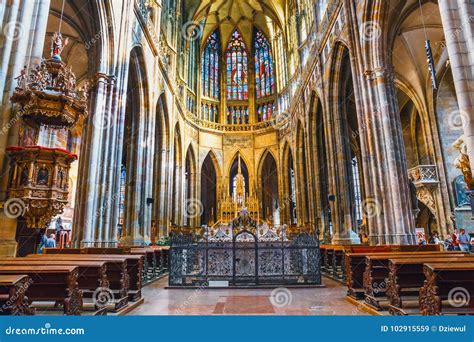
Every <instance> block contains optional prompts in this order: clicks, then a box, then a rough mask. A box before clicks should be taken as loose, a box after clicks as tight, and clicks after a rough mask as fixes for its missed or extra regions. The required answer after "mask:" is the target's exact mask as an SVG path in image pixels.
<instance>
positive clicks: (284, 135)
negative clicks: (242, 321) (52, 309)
mask: <svg viewBox="0 0 474 342" xmlns="http://www.w3.org/2000/svg"><path fill="white" fill-rule="evenodd" d="M473 18H474V4H473V2H472V1H463V0H450V1H441V0H440V1H436V0H362V1H355V0H199V1H198V0H34V1H26V0H8V1H2V2H0V25H1V28H2V30H1V31H0V46H1V47H2V48H1V49H0V50H1V51H0V57H1V58H0V94H1V96H2V97H1V99H0V101H1V109H2V110H1V115H0V126H1V130H0V204H1V208H2V210H0V223H1V229H0V256H1V257H2V258H10V257H16V258H19V257H26V256H28V255H30V254H36V253H38V249H41V248H43V247H44V246H42V243H43V241H42V239H43V238H44V237H46V238H45V239H47V240H48V241H49V240H50V239H51V237H52V240H54V241H53V242H50V243H51V244H52V245H48V242H46V247H53V248H57V249H64V250H66V249H78V250H79V249H83V250H87V249H94V248H96V249H102V250H103V251H107V250H113V249H120V248H122V249H123V248H129V249H130V248H132V249H133V248H137V250H138V248H148V247H150V246H151V247H153V246H156V247H159V246H167V245H169V244H170V241H172V240H173V236H184V235H186V234H188V235H189V236H201V237H203V236H204V237H206V236H210V235H213V234H214V237H216V236H221V237H223V239H224V240H225V238H226V237H228V236H232V233H229V229H230V228H232V227H234V228H235V227H236V225H239V226H240V227H242V226H243V227H246V228H248V227H250V228H248V231H249V232H252V229H254V230H253V233H249V234H250V235H249V236H246V237H245V238H246V239H248V238H252V237H255V238H256V237H257V236H258V237H259V238H262V241H263V237H265V238H267V237H268V236H269V234H270V235H272V234H273V235H272V236H276V239H281V241H283V240H285V239H287V237H288V238H289V240H291V237H294V241H296V240H298V236H302V235H303V234H306V235H305V236H307V237H308V239H309V238H310V239H311V243H314V244H315V246H316V245H317V246H353V245H358V244H361V245H366V246H390V245H392V246H407V245H420V244H425V243H426V244H429V241H428V240H429V239H430V237H432V236H437V237H439V239H440V240H441V241H444V239H445V237H446V236H449V235H450V234H452V232H453V231H454V230H455V229H457V230H460V229H465V231H466V233H467V234H468V235H470V234H472V236H474V221H473V220H472V217H474V216H473V215H474V214H473V210H472V209H473V207H472V205H471V198H474V197H471V195H472V194H474V192H473V191H474V180H473V178H472V173H471V167H473V166H474V157H473V155H474V120H473V119H472V118H473V113H474V77H473V74H474V39H473V37H474V33H473V32H474V20H473ZM229 227H230V228H229ZM231 230H232V229H231ZM219 234H221V235H219ZM229 234H230V235H229ZM239 234H240V233H238V234H235V232H234V243H235V241H236V238H237V236H238V235H239ZM176 239H177V238H176ZM425 239H426V240H425ZM178 240H179V239H178ZM173 241H174V240H173ZM176 241H177V240H176ZM179 241H181V242H182V241H184V240H179ZM226 241H227V240H226ZM243 241H244V240H243ZM245 241H247V242H248V240H245ZM285 241H286V240H285ZM308 241H309V240H308ZM181 242H180V243H181ZM171 244H172V243H171ZM283 244H284V243H283V242H282V246H283ZM285 246H286V245H285ZM293 247H294V246H293ZM293 247H291V248H293ZM262 248H267V247H262ZM281 248H282V249H283V248H286V247H281ZM321 248H322V247H321ZM317 249H318V253H319V247H318V248H317ZM315 250H316V249H315ZM321 251H322V249H321ZM144 253H145V252H144ZM308 253H309V252H308ZM234 254H235V251H234ZM308 255H309V254H308ZM318 255H320V254H318ZM321 255H322V254H321ZM16 258H15V259H16ZM305 258H306V254H305ZM308 258H309V256H308ZM145 259H146V257H145ZM282 259H284V258H283V257H282ZM2 260H4V259H2ZM5 260H6V259H5ZM9 260H10V259H9ZM235 260H237V259H235ZM235 260H234V262H235ZM239 260H240V259H239ZM305 260H306V259H305ZM9 262H10V261H9ZM12 262H13V261H12ZM52 262H56V261H52ZM0 263H1V262H0ZM5 267H6V266H5ZM22 267H23V266H22ZM248 267H252V266H251V265H250V266H248ZM1 268H2V267H0V274H1V272H2V270H1ZM283 272H284V271H283ZM183 278H184V276H183ZM263 279H265V278H264V277H263V276H262V281H263ZM305 279H306V278H305ZM308 279H312V278H311V277H309V278H308ZM314 279H316V278H314ZM318 279H319V278H318ZM160 281H162V280H160ZM160 281H158V283H160ZM172 281H173V280H172V277H171V276H170V284H171V285H172ZM328 281H329V283H328V284H330V285H328V287H327V288H326V289H324V291H336V292H337V293H338V294H341V293H342V292H343V291H341V288H342V287H341V286H342V285H338V284H337V283H336V282H334V280H328ZM316 282H318V280H317V281H316ZM173 284H174V283H173ZM176 284H178V283H176ZM179 284H181V283H179ZM171 285H170V286H171ZM153 286H157V285H153ZM155 290H156V289H155ZM147 291H151V290H147ZM157 291H165V290H163V288H162V287H160V288H159V290H157ZM239 291H243V290H239ZM304 291H310V290H301V291H300V292H296V294H294V299H295V298H296V297H298V298H300V297H301V300H303V299H304V297H305V296H306V292H304ZM145 292H146V291H145ZM308 293H309V292H308ZM176 296H178V295H176ZM342 297H343V296H342V295H341V298H342ZM173 298H174V299H170V300H176V301H177V299H176V298H178V297H173ZM215 300H216V301H219V298H217V297H216V299H215ZM156 301H157V303H158V304H156V303H155V304H156V305H158V306H159V300H158V299H157V300H156ZM230 301H231V300H230V299H229V300H228V303H230ZM341 302H343V300H342V299H341ZM175 304H176V303H175ZM176 305H178V304H176ZM229 305H230V306H229V307H231V304H229ZM341 305H346V306H348V305H349V304H347V303H345V304H341ZM237 306H238V305H237ZM323 306H324V305H323ZM262 307H263V308H264V309H262V310H264V311H265V308H266V306H265V305H263V304H262ZM136 310H138V311H135V312H138V313H140V310H143V313H149V311H147V310H148V309H147V308H146V307H145V308H143V307H140V308H138V309H136ZM189 310H196V312H198V313H206V312H207V311H206V310H207V309H205V308H201V309H196V308H191V309H189ZM229 310H230V309H229ZM255 310H256V311H255V312H253V313H259V311H258V310H259V309H258V308H257V309H255ZM295 310H296V311H297V312H300V313H301V310H300V311H298V310H297V309H295ZM331 310H335V309H334V308H332V309H331ZM338 310H339V309H338ZM340 310H342V311H340V312H342V313H344V314H347V313H350V312H351V310H353V309H352V308H350V307H344V306H341V309H340ZM344 310H345V311H344ZM212 312H213V311H212V310H211V311H209V313H212ZM338 312H339V311H338ZM264 313H265V312H264ZM323 313H327V312H326V311H324V312H323Z"/></svg>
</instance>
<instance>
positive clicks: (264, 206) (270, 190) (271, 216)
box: [258, 150, 280, 224]
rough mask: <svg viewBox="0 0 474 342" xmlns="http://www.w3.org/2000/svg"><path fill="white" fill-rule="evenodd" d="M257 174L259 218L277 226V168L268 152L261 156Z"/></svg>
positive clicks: (278, 221) (278, 204)
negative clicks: (270, 221)
mask: <svg viewBox="0 0 474 342" xmlns="http://www.w3.org/2000/svg"><path fill="white" fill-rule="evenodd" d="M258 174H259V183H260V184H259V186H260V208H261V214H260V217H261V218H262V219H263V220H272V223H273V224H279V223H280V214H279V210H280V209H279V208H280V203H279V194H278V167H277V163H276V159H275V157H274V156H273V154H272V153H271V152H270V151H269V150H266V151H265V152H264V153H263V154H262V157H261V159H260V165H259V173H258Z"/></svg>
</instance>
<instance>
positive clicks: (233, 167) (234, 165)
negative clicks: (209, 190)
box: [229, 151, 250, 196]
mask: <svg viewBox="0 0 474 342" xmlns="http://www.w3.org/2000/svg"><path fill="white" fill-rule="evenodd" d="M239 156H240V166H241V171H242V175H243V176H244V179H245V195H246V196H248V194H249V192H250V182H249V180H250V175H249V169H248V167H247V165H249V164H247V163H246V161H245V158H244V157H243V155H242V153H241V152H240V151H238V152H237V153H236V154H235V156H234V158H233V159H232V162H231V163H230V167H229V195H230V196H233V195H234V185H235V184H234V182H235V176H236V175H237V173H238V167H239Z"/></svg>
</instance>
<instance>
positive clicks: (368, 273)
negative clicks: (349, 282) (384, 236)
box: [363, 252, 463, 310]
mask: <svg viewBox="0 0 474 342" xmlns="http://www.w3.org/2000/svg"><path fill="white" fill-rule="evenodd" d="M426 255H440V256H460V255H463V253H461V252H394V253H376V254H368V255H366V256H365V271H364V276H363V285H364V295H365V301H366V303H367V304H369V305H371V306H372V307H374V308H375V309H377V310H381V309H382V307H381V306H380V303H379V298H381V297H382V298H385V290H386V286H387V283H386V279H387V278H388V275H389V266H388V263H389V260H390V258H405V259H411V258H414V257H423V256H426Z"/></svg>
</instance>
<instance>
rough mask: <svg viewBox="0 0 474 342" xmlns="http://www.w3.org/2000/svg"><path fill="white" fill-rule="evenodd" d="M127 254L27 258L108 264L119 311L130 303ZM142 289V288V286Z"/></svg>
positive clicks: (107, 270) (116, 309) (108, 277)
mask: <svg viewBox="0 0 474 342" xmlns="http://www.w3.org/2000/svg"><path fill="white" fill-rule="evenodd" d="M127 257H128V256H126V255H94V254H55V255H37V254H31V255H29V256H28V257H27V258H31V259H40V260H42V261H44V262H50V261H57V260H60V261H66V262H72V263H74V262H79V261H87V262H90V261H101V262H105V264H106V275H107V280H108V283H109V288H110V290H111V291H112V293H113V297H114V299H113V303H112V304H113V309H112V310H113V311H118V310H120V309H121V308H123V307H124V306H126V305H127V303H128V293H129V286H130V285H129V283H130V282H129V275H128V266H127V265H128V263H127ZM140 290H141V288H140Z"/></svg>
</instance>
